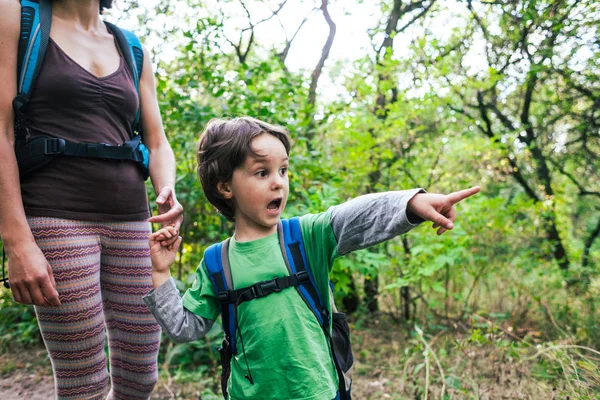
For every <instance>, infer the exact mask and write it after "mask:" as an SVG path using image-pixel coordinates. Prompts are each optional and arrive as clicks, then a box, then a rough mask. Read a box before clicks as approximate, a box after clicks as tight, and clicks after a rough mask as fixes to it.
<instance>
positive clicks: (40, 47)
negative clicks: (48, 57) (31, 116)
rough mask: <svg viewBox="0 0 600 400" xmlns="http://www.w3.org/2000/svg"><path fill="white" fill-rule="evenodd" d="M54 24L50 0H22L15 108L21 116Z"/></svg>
mask: <svg viewBox="0 0 600 400" xmlns="http://www.w3.org/2000/svg"><path fill="white" fill-rule="evenodd" d="M51 25H52V5H51V4H50V0H21V33H20V35H19V45H18V54H17V96H16V97H15V98H14V100H13V109H14V110H15V114H16V116H17V118H22V116H23V112H24V109H25V107H26V106H27V103H29V98H30V96H31V92H32V90H33V87H34V86H35V82H36V80H37V77H38V75H39V72H40V68H41V67H42V62H43V61H44V55H45V54H46V49H47V47H48V41H49V40H50V27H51Z"/></svg>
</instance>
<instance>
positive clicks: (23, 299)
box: [0, 0, 60, 306]
mask: <svg viewBox="0 0 600 400" xmlns="http://www.w3.org/2000/svg"><path fill="white" fill-rule="evenodd" d="M20 20H21V5H20V3H19V1H18V0H0V87H1V88H2V90H0V160H2V165H1V166H0V235H1V236H2V241H3V243H4V246H5V248H6V253H7V254H8V277H9V280H10V284H11V290H12V293H13V297H14V298H15V300H16V301H17V302H19V303H25V304H35V305H39V306H49V305H55V306H57V305H60V302H59V300H58V292H57V291H56V284H55V283H54V278H53V277H52V270H51V268H50V265H49V264H48V262H47V261H46V258H45V257H44V255H43V254H42V252H41V250H40V249H39V247H38V246H37V245H36V243H35V240H34V238H33V235H32V234H31V230H30V229H29V225H28V224H27V219H26V217H25V211H24V210H23V202H22V200H21V187H20V183H19V170H18V167H17V160H16V158H15V152H14V113H13V108H12V101H13V99H14V97H15V95H16V93H17V74H16V71H17V43H18V41H19V33H20V23H19V21H20Z"/></svg>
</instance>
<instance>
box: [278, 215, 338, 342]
mask: <svg viewBox="0 0 600 400" xmlns="http://www.w3.org/2000/svg"><path fill="white" fill-rule="evenodd" d="M278 231H279V243H280V245H281V246H282V254H283V259H284V261H285V264H286V266H287V267H288V270H289V272H290V275H293V274H299V275H301V274H303V273H307V274H308V276H309V280H308V281H307V284H305V285H300V286H298V287H297V289H298V292H299V293H300V296H301V297H302V299H304V301H305V302H306V304H307V305H308V308H310V309H311V311H312V312H313V313H314V314H315V316H316V317H317V320H318V321H319V324H320V325H321V327H323V328H324V329H326V330H327V331H329V312H328V311H327V308H326V306H325V303H323V300H322V299H321V295H320V294H319V291H318V290H317V285H316V281H315V277H314V275H313V273H312V271H311V269H310V265H309V264H308V258H307V257H306V251H305V249H304V240H303V238H302V230H301V228H300V219H299V218H298V217H294V218H290V219H282V220H281V222H280V224H279V225H278Z"/></svg>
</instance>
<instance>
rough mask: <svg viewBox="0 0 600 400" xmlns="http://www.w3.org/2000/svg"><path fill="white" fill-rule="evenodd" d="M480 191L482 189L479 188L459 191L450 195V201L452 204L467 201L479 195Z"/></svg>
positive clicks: (474, 187)
mask: <svg viewBox="0 0 600 400" xmlns="http://www.w3.org/2000/svg"><path fill="white" fill-rule="evenodd" d="M480 190H481V188H480V187H479V186H473V187H472V188H469V189H463V190H459V191H458V192H453V193H450V194H449V195H448V200H450V202H451V203H452V204H456V203H458V202H459V201H462V200H464V199H466V198H467V197H471V196H473V195H474V194H477V193H479V191H480Z"/></svg>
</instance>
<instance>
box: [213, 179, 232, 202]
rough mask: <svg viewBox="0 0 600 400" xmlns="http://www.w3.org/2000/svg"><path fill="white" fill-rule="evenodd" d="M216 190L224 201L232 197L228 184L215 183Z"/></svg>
mask: <svg viewBox="0 0 600 400" xmlns="http://www.w3.org/2000/svg"><path fill="white" fill-rule="evenodd" d="M217 190H218V191H219V194H221V196H223V198H224V199H225V200H229V199H231V198H232V197H233V192H232V191H231V186H230V185H229V182H219V183H217Z"/></svg>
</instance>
